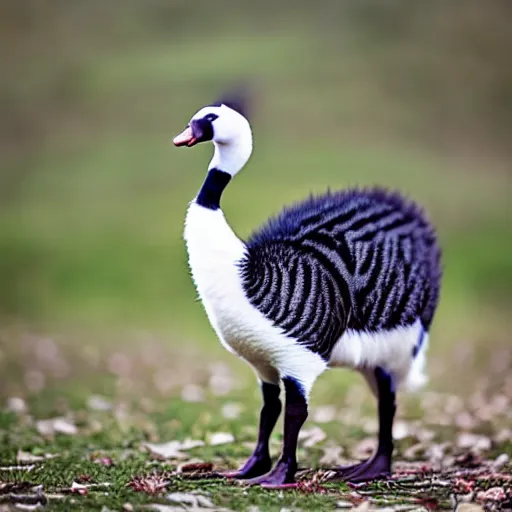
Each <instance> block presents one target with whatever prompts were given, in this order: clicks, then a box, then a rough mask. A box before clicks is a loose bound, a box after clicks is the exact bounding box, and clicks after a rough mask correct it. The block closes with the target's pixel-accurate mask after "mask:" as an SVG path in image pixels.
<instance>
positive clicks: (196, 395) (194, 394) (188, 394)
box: [181, 384, 205, 403]
mask: <svg viewBox="0 0 512 512" xmlns="http://www.w3.org/2000/svg"><path fill="white" fill-rule="evenodd" d="M181 398H182V400H183V401H184V402H196V403H198V402H204V400H205V396H204V390H203V388H202V387H200V386H198V385H196V384H187V385H185V386H183V388H182V390H181Z"/></svg>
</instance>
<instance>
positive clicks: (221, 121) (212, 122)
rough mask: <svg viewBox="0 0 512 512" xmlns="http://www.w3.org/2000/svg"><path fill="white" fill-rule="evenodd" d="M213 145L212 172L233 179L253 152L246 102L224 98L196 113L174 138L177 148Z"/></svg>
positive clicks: (210, 167) (210, 166)
mask: <svg viewBox="0 0 512 512" xmlns="http://www.w3.org/2000/svg"><path fill="white" fill-rule="evenodd" d="M210 141H211V142H213V144H214V146H215V153H214V156H213V158H212V161H211V162H210V165H209V169H213V168H216V169H219V170H221V171H224V172H227V173H229V174H230V175H231V176H234V175H235V174H236V173H237V172H238V171H240V169H241V168H242V167H243V166H244V165H245V164H246V163H247V160H248V159H249V157H250V155H251V152H252V131H251V126H250V124H249V121H248V120H247V118H246V116H245V108H244V102H243V101H242V100H241V99H240V98H237V99H236V100H235V99H226V98H225V99H222V100H220V101H219V102H217V103H215V104H213V105H208V106H206V107H203V108H202V109H200V110H199V111H198V112H196V113H195V114H194V115H193V116H192V118H191V119H190V122H189V123H188V124H187V126H186V128H185V130H183V132H181V133H180V134H179V135H177V136H176V137H174V140H173V143H174V145H175V146H177V147H189V148H190V147H192V146H195V145H196V144H199V143H200V142H210Z"/></svg>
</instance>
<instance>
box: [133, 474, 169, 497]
mask: <svg viewBox="0 0 512 512" xmlns="http://www.w3.org/2000/svg"><path fill="white" fill-rule="evenodd" d="M168 485H169V481H168V480H166V479H165V478H164V477H163V476H162V475H156V474H153V475H147V476H134V477H133V478H132V479H131V480H130V482H128V484H127V487H130V488H131V489H133V490H134V491H136V492H145V493H147V494H158V493H159V492H161V491H162V489H164V488H165V487H167V486H168Z"/></svg>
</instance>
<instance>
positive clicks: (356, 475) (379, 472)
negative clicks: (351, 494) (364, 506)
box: [336, 455, 391, 483]
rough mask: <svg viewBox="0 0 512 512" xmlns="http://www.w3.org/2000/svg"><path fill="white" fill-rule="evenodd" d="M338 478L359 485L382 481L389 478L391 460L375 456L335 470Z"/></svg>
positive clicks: (383, 456)
mask: <svg viewBox="0 0 512 512" xmlns="http://www.w3.org/2000/svg"><path fill="white" fill-rule="evenodd" d="M336 472H337V473H338V474H339V478H341V479H343V480H345V481H346V482H353V483H360V482H369V481H371V480H382V479H385V478H388V477H389V476H391V458H390V457H387V456H385V455H376V456H375V457H372V458H371V459H368V460H367V461H365V462H361V463H359V464H354V465H353V466H347V467H342V468H337V469H336Z"/></svg>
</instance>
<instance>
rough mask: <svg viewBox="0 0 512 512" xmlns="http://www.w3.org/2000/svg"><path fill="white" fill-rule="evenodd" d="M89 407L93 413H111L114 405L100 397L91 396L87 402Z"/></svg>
mask: <svg viewBox="0 0 512 512" xmlns="http://www.w3.org/2000/svg"><path fill="white" fill-rule="evenodd" d="M87 407H89V409H92V410H93V411H110V410H111V409H112V404H111V403H110V402H109V401H107V400H106V399H105V398H103V397H102V396H99V395H91V396H90V397H89V399H88V400H87Z"/></svg>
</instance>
